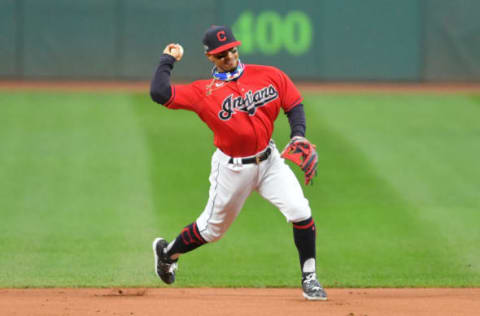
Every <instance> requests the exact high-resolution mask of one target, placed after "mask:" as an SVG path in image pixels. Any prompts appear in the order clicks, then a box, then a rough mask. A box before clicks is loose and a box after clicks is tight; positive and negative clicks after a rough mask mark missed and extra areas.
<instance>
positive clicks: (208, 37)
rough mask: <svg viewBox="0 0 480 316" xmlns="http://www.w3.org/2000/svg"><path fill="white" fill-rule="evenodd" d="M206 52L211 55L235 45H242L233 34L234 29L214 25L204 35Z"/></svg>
mask: <svg viewBox="0 0 480 316" xmlns="http://www.w3.org/2000/svg"><path fill="white" fill-rule="evenodd" d="M202 43H203V45H204V47H205V52H206V53H207V54H209V55H212V54H218V53H220V52H223V51H225V50H227V49H230V48H232V47H235V46H239V45H242V42H240V41H237V40H236V39H235V36H233V33H232V30H230V28H228V27H227V26H220V25H212V26H211V27H210V28H209V29H208V30H207V31H206V32H205V35H204V36H203V41H202Z"/></svg>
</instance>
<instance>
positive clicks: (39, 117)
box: [0, 93, 151, 287]
mask: <svg viewBox="0 0 480 316" xmlns="http://www.w3.org/2000/svg"><path fill="white" fill-rule="evenodd" d="M1 98H2V108H1V109H0V111H2V112H3V113H2V115H0V116H1V117H7V118H9V120H8V121H7V122H9V123H7V124H2V131H1V135H2V145H1V146H2V152H3V153H8V154H2V155H1V158H0V159H1V160H2V161H1V163H0V166H2V167H1V170H2V175H3V177H2V179H3V180H2V190H1V191H2V192H3V197H4V198H2V201H1V202H0V204H1V205H0V207H1V209H2V215H4V214H6V216H2V218H4V219H5V220H2V222H1V224H0V225H1V231H2V238H0V240H2V243H1V249H2V253H9V254H10V256H2V259H0V260H1V266H2V267H3V269H2V272H0V286H18V287H22V286H108V285H109V284H119V283H126V282H129V284H133V283H132V281H131V279H132V275H133V274H132V271H135V266H138V263H137V262H136V261H135V260H131V259H129V258H131V257H135V254H137V253H138V252H139V249H137V248H136V247H137V246H138V244H139V243H138V242H133V241H132V239H133V240H138V238H139V236H142V234H144V233H145V231H146V227H145V226H146V224H145V223H147V222H148V218H149V217H148V214H150V212H149V211H148V204H149V203H150V202H149V200H148V198H150V196H151V193H150V192H149V187H148V182H147V181H145V177H146V173H145V171H144V167H143V166H144V164H143V162H144V158H143V153H142V151H144V148H143V146H144V144H143V143H142V142H139V141H138V135H136V125H135V124H134V122H131V120H132V115H131V114H130V109H129V107H130V106H131V104H129V103H128V102H127V100H126V98H125V96H122V95H113V96H112V95H104V94H102V95H95V94H68V93H66V94H61V95H58V94H44V93H39V94H27V95H21V94H2V96H1ZM59 100H61V103H59V102H58V101H59ZM142 210H146V211H147V212H146V213H142ZM145 214H147V215H145ZM135 219H137V220H138V221H136V220H135ZM141 219H144V220H141ZM148 235H150V234H148ZM148 238H149V237H148ZM140 244H143V243H140ZM127 251H128V252H127ZM137 258H138V256H137ZM143 270H144V269H142V271H143ZM137 272H138V271H137ZM137 277H138V276H137V275H136V276H135V278H137ZM135 284H138V283H137V282H135Z"/></svg>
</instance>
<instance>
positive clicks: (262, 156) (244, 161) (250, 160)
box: [228, 147, 272, 165]
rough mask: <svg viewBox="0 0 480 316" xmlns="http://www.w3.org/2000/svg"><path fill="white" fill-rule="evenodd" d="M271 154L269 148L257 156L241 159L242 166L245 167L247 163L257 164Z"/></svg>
mask: <svg viewBox="0 0 480 316" xmlns="http://www.w3.org/2000/svg"><path fill="white" fill-rule="evenodd" d="M271 153H272V149H271V148H270V147H268V148H267V150H265V151H264V152H263V153H261V154H260V155H258V156H255V157H250V158H242V164H244V165H246V164H249V163H254V164H257V165H258V164H259V163H260V162H261V161H264V160H267V158H268V157H269V156H270V154H271ZM228 163H233V158H230V160H229V161H228Z"/></svg>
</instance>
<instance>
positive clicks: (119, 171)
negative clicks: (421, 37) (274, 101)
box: [0, 92, 480, 287]
mask: <svg viewBox="0 0 480 316" xmlns="http://www.w3.org/2000/svg"><path fill="white" fill-rule="evenodd" d="M305 96H306V98H305V102H304V103H305V105H306V112H307V122H308V128H307V134H308V135H307V136H308V137H309V138H310V139H311V140H312V141H313V142H315V143H316V144H317V148H318V152H319V156H320V165H319V167H320V168H319V175H318V177H317V178H316V179H315V180H316V181H315V185H314V186H313V187H307V188H305V194H306V196H307V197H308V198H309V200H310V204H311V206H312V209H313V212H314V217H315V220H316V224H317V230H318V245H317V247H318V272H319V276H320V280H321V281H322V283H324V285H325V286H327V287H380V286H387V287H404V286H414V287H424V286H427V287H433V286H436V287H437V286H454V287H464V286H480V252H479V251H478V245H479V244H480V229H479V228H478V227H479V223H480V197H479V195H478V190H479V187H480V168H479V167H478V157H479V156H480V142H479V137H480V127H479V124H478V123H477V121H478V117H480V97H478V96H469V95H442V96H435V95H419V94H415V95H405V94H402V95H387V94H383V95H382V94H370V95H368V94H363V95H362V94H359V95H335V94H326V95H325V94H324V95H315V94H306V95H305ZM0 122H1V124H0V179H1V180H0V267H1V269H0V287H44V286H48V287H50V286H55V287H65V286H67V287H85V286H100V287H107V286H163V284H162V283H161V282H160V281H159V280H158V279H157V278H156V276H155V275H154V273H153V257H152V254H151V241H152V240H153V238H154V237H156V236H159V235H160V236H163V237H166V238H168V239H172V238H174V237H175V236H176V234H177V233H178V232H179V231H180V229H181V228H182V227H183V226H184V225H186V224H189V223H191V222H192V221H193V220H195V218H196V217H197V216H198V215H199V214H200V212H201V211H202V209H203V207H204V205H205V203H206V199H207V195H208V186H209V183H208V175H209V172H210V170H209V166H210V156H211V154H212V152H213V151H214V147H213V145H212V134H211V132H210V131H209V130H208V129H207V128H206V127H205V126H204V123H203V122H201V121H200V120H199V119H198V118H197V117H196V116H195V115H194V114H193V113H189V112H184V111H168V110H166V109H164V108H162V107H161V106H158V105H155V104H153V103H152V102H151V101H150V100H149V99H148V97H147V95H146V94H130V93H115V94H114V93H111V94H110V93H67V92H63V93H46V92H45V93H41V92H38V93H20V92H16V93H6V92H1V93H0ZM276 128H277V129H276V132H275V139H276V140H277V144H278V145H279V147H282V146H283V145H284V144H285V143H286V141H287V138H288V123H287V121H286V119H285V118H284V117H281V118H279V120H278V121H277V126H276ZM294 170H295V172H296V173H297V175H298V176H299V177H301V174H300V172H299V170H298V169H297V168H295V169H294ZM302 181H303V180H302ZM299 281H300V280H299V269H298V259H297V254H296V250H295V247H294V245H293V241H292V232H291V227H290V225H289V224H287V223H286V222H285V220H284V218H283V217H282V216H281V214H280V213H279V212H278V211H277V210H276V209H275V208H274V207H273V206H271V205H270V204H269V203H268V202H266V201H264V200H263V199H261V198H260V197H259V196H258V194H254V195H253V196H252V197H251V198H250V199H249V200H248V201H247V204H246V205H245V208H244V210H243V212H242V213H241V214H240V216H239V218H238V220H237V221H236V222H235V223H234V224H233V226H232V228H231V229H230V231H229V232H228V233H227V235H226V236H225V237H224V239H222V240H221V241H219V242H218V243H215V244H210V245H206V246H204V247H202V248H200V249H198V250H197V251H195V252H193V253H189V254H187V255H185V256H184V257H183V258H182V259H181V261H180V270H179V273H178V280H177V283H176V284H175V285H174V286H178V287H189V286H255V287H265V286H267V287H277V286H288V287H290V286H299Z"/></svg>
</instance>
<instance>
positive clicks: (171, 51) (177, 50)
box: [163, 43, 183, 61]
mask: <svg viewBox="0 0 480 316" xmlns="http://www.w3.org/2000/svg"><path fill="white" fill-rule="evenodd" d="M163 53H164V54H168V55H170V56H173V58H175V59H176V60H177V61H180V60H181V59H182V57H183V47H182V45H180V44H178V43H177V44H173V43H170V44H168V45H167V46H166V47H165V49H164V50H163Z"/></svg>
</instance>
